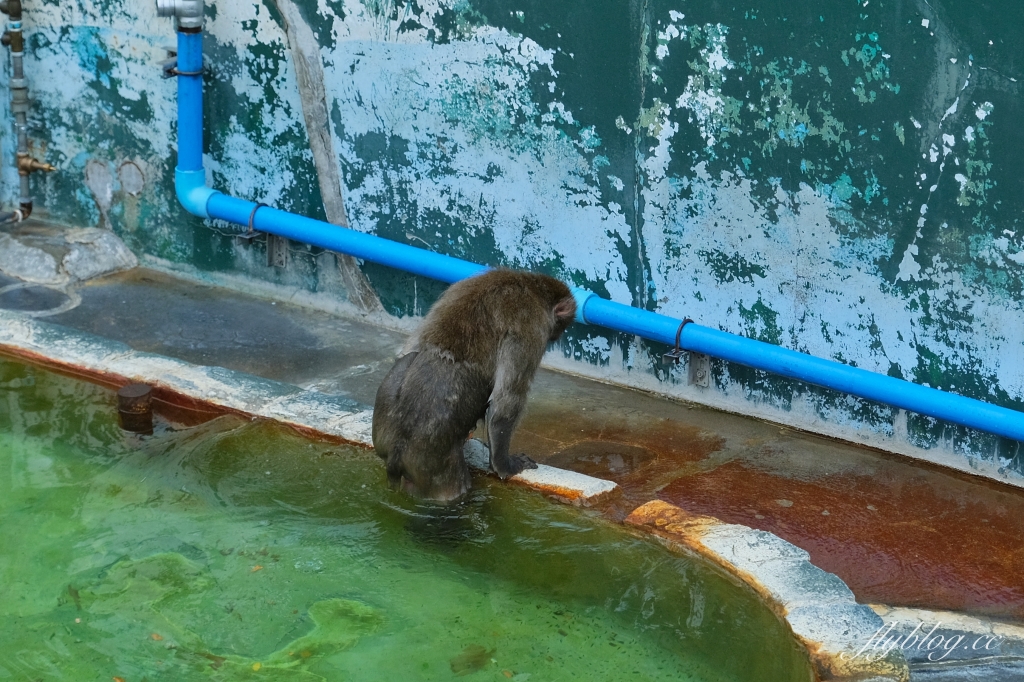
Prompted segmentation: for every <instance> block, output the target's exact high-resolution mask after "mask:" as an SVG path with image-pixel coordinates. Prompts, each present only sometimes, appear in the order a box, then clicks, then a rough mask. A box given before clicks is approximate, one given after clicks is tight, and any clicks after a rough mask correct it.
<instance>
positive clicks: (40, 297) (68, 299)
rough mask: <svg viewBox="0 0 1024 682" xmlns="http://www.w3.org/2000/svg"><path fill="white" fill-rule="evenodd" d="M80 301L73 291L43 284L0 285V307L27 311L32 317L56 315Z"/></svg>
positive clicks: (19, 283)
mask: <svg viewBox="0 0 1024 682" xmlns="http://www.w3.org/2000/svg"><path fill="white" fill-rule="evenodd" d="M79 303H81V298H80V297H79V296H78V295H77V294H75V293H74V292H65V291H63V290H62V289H57V288H54V287H48V286H46V285H44V284H32V283H31V282H18V283H17V284H8V285H7V286H5V287H0V308H2V309H4V310H16V311H18V312H23V313H28V314H29V315H31V316H32V317H43V316H46V315H57V314H59V313H63V312H65V311H67V310H71V309H72V308H74V307H75V306H77V305H78V304H79Z"/></svg>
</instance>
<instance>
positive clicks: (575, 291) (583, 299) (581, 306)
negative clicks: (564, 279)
mask: <svg viewBox="0 0 1024 682" xmlns="http://www.w3.org/2000/svg"><path fill="white" fill-rule="evenodd" d="M569 289H570V290H571V291H572V297H573V298H575V299H576V321H577V322H582V323H584V324H586V322H587V316H586V314H585V311H586V308H587V301H589V300H590V299H592V298H593V297H595V296H597V294H595V293H594V292H593V291H587V290H586V289H581V288H579V287H569Z"/></svg>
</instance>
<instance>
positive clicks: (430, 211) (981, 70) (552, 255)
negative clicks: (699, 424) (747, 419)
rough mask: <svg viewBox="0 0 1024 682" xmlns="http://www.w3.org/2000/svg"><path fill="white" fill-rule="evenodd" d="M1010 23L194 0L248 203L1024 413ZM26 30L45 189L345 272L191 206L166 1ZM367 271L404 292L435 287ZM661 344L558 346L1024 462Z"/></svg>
mask: <svg viewBox="0 0 1024 682" xmlns="http://www.w3.org/2000/svg"><path fill="white" fill-rule="evenodd" d="M1022 25H1024V5H1022V4H1021V3H1019V2H1012V1H1010V0H972V1H970V2H968V1H967V0H816V1H814V2H810V1H809V0H786V1H785V2H781V1H776V2H771V1H768V0H741V1H740V2H719V1H717V0H699V1H697V0H630V1H628V2H627V1H626V0H618V1H611V0H557V1H551V0H548V1H546V2H540V1H537V2H533V1H530V0H469V1H466V0H423V1H421V2H396V1H393V0H362V1H361V2H360V1H358V0H262V1H261V2H230V3H229V2H208V6H207V8H206V28H207V33H206V35H205V43H204V51H205V55H206V62H207V64H206V66H207V73H206V76H205V92H206V103H205V119H206V123H207V131H206V138H205V143H206V152H207V156H206V166H207V168H208V169H209V176H210V181H211V182H212V183H213V185H214V186H216V187H217V188H219V189H221V190H223V191H225V192H229V193H232V194H234V195H237V196H240V197H243V198H246V199H251V200H254V201H261V202H265V203H267V204H272V205H274V206H277V207H279V208H282V209H286V210H290V211H295V212H298V213H302V214H306V215H311V216H314V217H318V218H327V219H330V220H332V221H334V222H338V223H346V222H347V223H348V224H350V225H351V227H353V228H355V229H357V230H360V231H364V232H372V233H374V234H378V235H381V236H383V237H387V238H389V239H394V240H397V241H400V242H405V243H409V244H413V245H416V246H420V247H424V248H429V249H432V250H436V251H439V252H443V253H448V254H452V255H455V256H459V257H462V258H466V259H469V260H473V261H477V262H482V263H487V264H491V265H507V266H512V267H518V268H529V269H534V270H540V271H545V272H549V273H551V274H554V275H557V276H559V277H562V278H565V279H566V280H569V281H571V282H573V283H575V284H577V285H580V286H584V287H588V288H591V289H592V290H594V291H596V292H598V293H599V294H601V295H602V296H606V297H608V298H611V299H613V300H616V301H619V302H622V303H626V304H631V305H635V306H640V307H645V308H648V309H651V310H657V311H658V312H661V313H663V314H666V315H670V316H675V317H684V316H689V317H691V318H693V319H694V320H697V321H698V322H700V323H701V324H704V325H707V326H711V327H716V328H721V329H724V330H727V331H730V332H734V333H737V334H742V335H745V336H749V337H753V338H757V339H761V340H764V341H768V342H771V343H775V344H781V345H784V346H786V347H789V348H794V349H797V350H800V351H803V352H807V353H811V354H813V355H816V356H820V357H825V358H830V359H834V360H838V361H840V362H845V363H849V364H853V365H856V366H858V367H862V368H864V369H868V370H871V371H875V372H880V373H882V374H888V375H890V376H894V377H900V378H903V379H907V380H910V381H915V382H918V383H923V384H927V385H930V386H933V387H936V388H941V389H943V390H949V391H953V392H957V393H960V394H964V395H968V396H971V397H975V398H979V399H981V400H986V401H990V402H995V403H998V404H1001V405H1004V406H1006V407H1010V408H1013V409H1018V410H1024V314H1022V304H1021V295H1022V288H1024V287H1022V282H1024V274H1022V273H1024V229H1022V225H1021V217H1020V215H1021V208H1022V204H1024V174H1022V172H1021V170H1020V167H1019V163H1018V161H1019V159H1021V158H1024V137H1022V134H1021V127H1020V123H1019V121H1020V120H1021V118H1022V114H1024V97H1022V94H1024V93H1022V83H1021V78H1022V77H1024V74H1022V69H1024V39H1022V38H1021V36H1020V26H1022ZM25 30H26V36H27V48H26V57H27V59H26V70H27V73H28V78H29V85H30V88H31V90H30V92H31V95H32V96H33V97H34V99H35V100H36V103H35V106H34V109H33V113H32V115H31V128H30V131H29V134H30V137H31V138H32V139H33V140H34V145H35V147H34V149H33V151H34V154H35V155H36V156H37V157H39V158H41V159H45V160H46V161H48V162H50V163H53V164H54V165H56V166H57V167H58V171H57V172H56V173H53V174H51V175H49V176H47V177H45V178H34V179H33V182H34V187H35V195H36V201H37V204H38V205H39V206H40V209H42V210H43V211H45V212H46V213H48V214H49V216H51V217H52V218H55V219H57V220H60V221H64V222H67V223H69V224H75V225H98V226H103V227H108V228H110V229H112V230H114V231H115V232H116V233H117V234H118V235H120V236H121V237H122V238H123V239H124V240H125V241H126V242H127V244H128V245H129V246H130V247H131V248H132V249H133V250H134V251H135V252H136V253H137V254H139V255H140V256H142V257H143V259H144V261H146V262H149V263H160V264H164V265H166V266H168V267H171V268H183V269H189V270H191V271H193V272H199V273H225V272H226V273H235V274H242V275H245V276H247V277H251V278H255V279H260V280H267V281H271V282H276V283H280V284H285V285H288V286H292V287H300V288H303V289H306V290H309V291H315V292H324V293H326V294H329V295H337V296H338V297H344V296H346V295H347V292H350V291H351V290H352V286H351V281H352V277H353V274H352V273H351V272H349V271H347V270H346V267H345V264H344V263H339V262H338V261H337V259H335V257H334V256H333V255H332V254H327V253H320V252H318V251H317V250H315V249H310V248H308V247H306V246H305V245H301V244H292V253H291V262H290V264H289V266H288V268H287V269H284V270H281V269H275V268H268V267H266V265H265V254H264V251H263V249H264V248H265V247H264V245H263V244H262V242H260V241H259V240H257V241H255V242H252V243H250V242H240V241H238V240H235V239H233V238H231V237H230V236H229V234H230V233H231V232H232V231H234V230H235V229H236V228H233V227H231V226H228V225H223V224H212V223H204V222H203V221H202V220H199V219H197V218H193V217H191V216H188V215H187V214H186V213H185V212H184V211H183V210H182V209H181V208H180V207H179V206H178V204H177V201H176V199H175V197H174V192H173V168H174V161H175V151H176V137H175V132H174V126H175V121H176V112H175V83H174V80H173V79H163V78H161V69H160V61H161V60H163V59H165V58H166V51H165V49H164V46H169V45H173V43H174V32H173V24H172V22H171V20H169V19H160V18H157V16H156V8H155V3H153V2H138V3H136V2H123V1H122V0H77V1H72V2H59V3H58V2H57V1H56V0H26V2H25ZM7 71H8V73H6V75H5V76H4V80H5V81H6V79H7V78H8V77H9V68H8V70H7ZM5 84H6V82H5ZM3 117H5V119H6V120H5V121H3V122H2V123H3V126H2V132H3V139H2V145H3V152H4V155H5V157H4V158H6V159H10V158H11V155H12V148H13V141H12V135H11V125H10V114H9V113H4V114H3ZM0 180H2V181H3V186H2V190H3V198H4V199H5V200H6V201H8V202H9V201H12V200H13V199H14V197H15V196H16V193H17V189H16V187H17V176H16V175H15V174H13V173H12V171H11V170H10V168H9V167H8V165H5V166H4V169H3V171H2V173H0ZM341 197H343V201H344V204H343V207H342V204H341ZM362 272H363V273H364V275H365V277H366V278H368V280H369V282H370V284H372V286H373V290H374V291H375V292H376V294H377V295H378V296H379V299H380V301H381V304H382V305H383V307H384V309H385V310H386V311H388V312H389V313H391V314H393V315H396V316H409V315H416V314H422V313H423V312H424V311H425V309H426V308H427V307H428V306H429V304H430V303H431V302H432V300H433V299H434V298H435V297H436V296H437V294H438V292H439V291H440V290H441V286H440V285H439V284H437V283H434V282H430V281H427V280H422V279H416V278H413V277H411V276H408V275H405V274H402V273H396V272H393V271H390V270H387V269H385V268H381V267H378V266H374V265H372V264H363V265H362ZM355 274H356V276H358V273H355ZM357 303H360V302H359V301H357ZM360 305H364V307H365V305H366V303H365V301H362V302H361V303H360ZM665 350H666V348H664V347H662V346H659V345H657V344H648V343H646V342H641V341H638V340H636V339H633V338H631V337H625V336H619V335H615V334H610V333H607V332H604V331H601V330H599V329H593V328H576V329H573V330H571V331H570V333H569V335H568V337H567V339H566V341H565V342H564V344H563V347H562V351H563V353H562V355H563V359H562V361H561V362H564V363H570V362H571V361H573V360H578V361H580V362H581V363H582V364H578V365H573V367H575V368H576V369H577V371H585V372H587V373H591V374H595V375H598V376H601V377H604V378H607V379H610V380H614V381H621V382H623V383H626V384H629V385H634V386H639V387H644V388H653V389H655V390H659V391H662V392H665V393H670V394H674V395H679V396H682V397H687V398H691V399H696V400H700V401H702V402H706V403H709V404H714V405H720V406H723V407H727V408H729V409H735V410H738V411H741V412H746V413H750V414H755V415H759V416H764V417H768V418H770V419H774V420H777V421H781V422H785V423H791V424H795V425H798V426H802V427H804V428H810V429H812V430H816V431H820V432H823V433H828V434H832V435H838V436H842V437H848V438H852V439H854V440H858V439H860V440H866V441H868V442H871V443H873V444H877V445H881V446H882V447H886V448H888V449H892V450H897V451H913V452H917V453H919V454H920V453H925V456H927V457H930V458H932V459H935V460H936V461H943V462H946V463H953V464H955V465H956V466H960V467H962V468H972V467H973V468H976V469H977V470H980V471H984V472H986V473H988V474H990V475H993V476H996V477H1001V476H1006V477H1011V478H1017V479H1019V478H1020V476H1021V475H1022V474H1024V454H1022V453H1021V452H1020V448H1019V444H1018V443H1015V442H1010V441H1005V440H1000V439H997V438H994V437H991V436H986V435H984V434H979V433H977V432H972V431H969V430H966V429H961V428H958V427H952V426H949V425H946V424H942V423H937V422H934V421H933V420H930V419H927V418H924V417H921V416H919V415H913V414H910V415H906V414H903V413H899V412H897V411H896V410H893V409H891V408H887V407H884V406H879V405H876V404H873V403H867V402H863V401H860V400H857V399H853V398H849V397H846V396H840V395H837V394H834V393H831V392H828V391H824V390H818V389H814V388H808V387H806V386H804V385H801V384H798V383H793V382H790V381H788V380H783V379H779V378H777V377H771V376H769V375H766V374H764V373H762V372H758V371H753V370H749V369H746V368H743V367H739V366H734V365H728V364H725V363H721V362H716V363H715V364H713V373H714V380H715V385H714V386H713V387H711V388H709V389H703V390H702V389H697V388H695V387H691V386H687V385H686V381H685V369H686V368H685V364H684V365H681V366H679V367H674V368H666V367H664V366H662V365H661V364H660V363H659V358H660V355H661V354H662V353H663V352H664V351H665ZM556 359H557V358H556ZM581 367H582V368H584V369H582V370H581V369H580V368H581Z"/></svg>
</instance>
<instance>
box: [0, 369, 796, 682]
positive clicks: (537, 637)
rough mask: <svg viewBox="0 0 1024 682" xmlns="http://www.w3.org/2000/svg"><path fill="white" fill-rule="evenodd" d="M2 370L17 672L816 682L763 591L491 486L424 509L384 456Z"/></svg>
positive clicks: (4, 558)
mask: <svg viewBox="0 0 1024 682" xmlns="http://www.w3.org/2000/svg"><path fill="white" fill-rule="evenodd" d="M114 406H115V399H114V396H113V393H112V392H110V391H108V390H106V389H103V388H100V387H97V386H94V385H91V384H87V383H82V382H78V381H74V380H72V379H68V378H65V377H61V376H57V375H55V374H52V373H49V372H46V371H44V370H41V369H37V368H34V367H28V366H25V365H21V364H17V363H13V362H7V361H3V360H0V678H3V679H17V680H76V681H79V680H111V679H115V680H116V679H122V680H125V681H126V682H139V681H141V680H150V681H153V682H155V681H156V680H193V679H195V680H202V679H208V680H259V679H265V680H286V681H288V680H295V681H306V680H308V681H312V680H332V681H333V680H382V681H383V680H387V681H391V680H451V679H454V678H462V677H465V678H467V679H473V680H495V681H502V680H506V679H512V680H518V681H519V682H524V681H525V680H531V681H533V682H542V681H548V680H550V681H555V680H565V681H567V682H570V681H575V680H587V681H589V680H609V681H612V680H614V681H616V682H618V681H628V680H704V681H718V680H723V681H724V680H758V681H761V680H772V681H773V682H784V681H786V680H808V679H810V678H811V673H810V669H809V667H808V664H807V662H806V658H805V656H804V655H803V654H802V653H801V651H800V650H799V649H798V648H797V647H795V646H794V644H793V643H792V639H791V637H790V636H789V634H788V633H787V631H786V629H785V628H784V626H783V625H782V624H781V623H780V622H779V621H778V620H777V619H776V618H775V617H774V616H773V615H772V614H771V613H770V612H769V611H768V610H767V609H766V608H765V607H764V606H763V605H762V604H760V603H759V602H758V601H757V600H756V599H754V598H753V597H752V596H751V595H750V594H749V593H748V592H747V591H746V590H745V589H743V588H741V587H739V586H736V585H734V584H733V583H732V582H731V581H730V580H728V579H727V578H725V577H723V576H721V575H719V574H718V573H717V572H715V571H714V570H712V569H710V568H708V567H706V566H704V565H702V564H701V563H699V562H697V561H694V560H690V559H687V558H684V557H679V556H676V555H673V554H671V553H669V552H668V551H666V550H664V549H663V548H661V547H660V546H658V545H656V544H655V543H653V542H651V541H649V540H646V539H642V538H637V537H635V536H633V535H631V534H629V533H627V532H625V531H624V530H623V529H621V528H618V527H616V526H614V525H611V524H609V523H607V522H605V521H603V520H601V519H598V518H594V517H592V516H590V515H587V514H586V513H584V512H581V511H579V510H576V509H571V508H567V507H562V506H559V505H556V504H552V503H550V502H549V501H547V500H545V499H544V498H543V497H541V496H540V495H538V494H536V493H534V492H531V491H528V490H525V489H521V488H517V487H511V486H506V485H502V484H500V483H499V482H497V481H494V480H492V479H489V478H485V477H476V478H475V481H474V485H475V486H476V488H475V490H474V491H473V493H472V494H471V495H470V496H469V498H468V499H467V500H465V501H464V502H463V503H462V504H460V505H456V506H454V507H451V508H447V509H444V508H438V507H433V506H427V505H421V504H418V503H416V502H414V501H412V500H410V499H408V498H406V497H404V496H402V495H400V494H398V493H393V492H391V491H389V490H388V489H387V487H386V485H385V484H384V473H383V470H382V467H381V464H380V462H379V460H377V458H376V457H375V456H374V455H373V453H372V452H367V451H363V450H359V449H355V448H348V447H344V446H337V445H333V444H329V443H322V442H313V441H310V440H308V439H305V438H303V437H300V436H299V435H297V434H295V433H294V432H292V431H290V430H288V429H285V428H283V427H280V426H278V425H275V424H272V423H267V422H249V421H247V420H244V419H241V418H237V417H218V418H216V419H213V420H211V421H208V422H206V423H203V424H201V425H198V426H191V427H185V426H181V425H176V424H173V423H170V422H168V421H166V420H163V419H160V418H158V427H157V429H156V432H155V433H154V435H152V436H142V437H140V436H134V435H129V434H125V433H123V432H121V431H120V430H119V429H118V427H117V423H116V417H115V414H116V410H115V407H114Z"/></svg>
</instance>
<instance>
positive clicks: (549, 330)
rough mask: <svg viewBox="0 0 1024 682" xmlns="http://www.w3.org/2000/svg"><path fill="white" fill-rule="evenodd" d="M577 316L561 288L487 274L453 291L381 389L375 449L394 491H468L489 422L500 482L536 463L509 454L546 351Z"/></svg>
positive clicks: (535, 278)
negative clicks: (475, 440) (474, 436)
mask: <svg viewBox="0 0 1024 682" xmlns="http://www.w3.org/2000/svg"><path fill="white" fill-rule="evenodd" d="M575 315H576V301H575V300H574V299H573V296H572V292H571V291H569V287H567V286H566V285H565V284H563V283H562V282H560V281H558V280H557V279H554V278H553V277H548V276H547V275H538V274H534V273H529V272H518V271H514V270H489V271H487V272H485V273H483V274H481V275H476V276H474V277H470V278H468V279H465V280H462V281H460V282H457V283H455V284H453V285H452V286H451V287H449V288H448V289H447V290H446V291H445V292H444V294H443V295H442V296H441V298H440V299H438V301H437V303H435V304H434V306H433V307H432V308H431V309H430V312H428V313H427V316H426V318H425V319H424V320H423V324H422V325H421V326H420V328H419V330H418V331H417V332H416V334H415V335H414V336H413V337H412V338H411V339H410V340H409V342H408V343H407V344H406V345H405V348H403V349H402V354H401V355H400V356H399V358H398V361H397V362H395V366H394V367H392V368H391V371H390V372H388V374H387V376H386V377H384V381H383V383H381V385H380V388H379V389H378V390H377V399H376V401H375V403H374V410H373V446H374V448H375V449H376V451H377V454H378V455H379V456H380V457H381V459H383V460H384V461H385V463H386V466H387V476H388V482H389V483H390V485H391V486H392V488H403V489H405V490H406V491H408V492H409V493H411V494H413V495H416V496H418V497H422V498H426V499H431V500H440V501H449V500H454V499H456V498H458V497H460V496H461V495H463V494H464V493H465V492H466V491H468V490H469V488H470V485H471V483H470V477H469V466H468V465H467V463H466V459H465V457H464V456H463V453H462V447H463V445H464V444H465V442H466V439H467V437H468V435H469V434H470V432H471V431H472V430H473V429H474V427H475V426H476V424H477V421H478V420H480V419H485V420H486V425H487V437H488V440H489V441H490V467H491V471H493V472H494V473H495V474H497V475H498V476H499V477H500V478H501V479H506V478H508V477H509V476H514V475H516V474H518V473H520V472H521V471H523V469H535V468H536V467H537V464H536V462H534V461H533V460H532V459H530V458H529V457H527V456H526V455H525V454H518V455H513V454H510V453H509V444H510V442H511V440H512V431H513V430H514V429H515V427H516V424H517V423H518V422H519V417H520V416H521V415H522V412H523V407H524V406H525V404H526V394H527V392H528V391H529V389H530V383H531V382H532V381H533V376H534V374H536V372H537V367H538V365H540V361H541V357H542V356H543V355H544V351H545V350H546V349H547V345H548V343H550V342H552V341H555V340H557V339H558V337H559V336H561V335H562V332H564V331H565V328H566V327H568V326H569V324H570V323H571V322H572V321H573V318H574V317H575Z"/></svg>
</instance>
